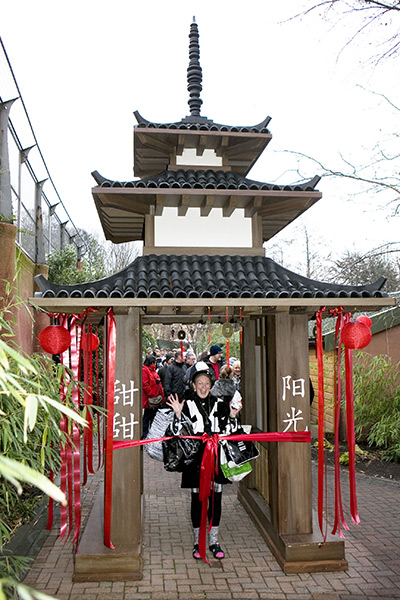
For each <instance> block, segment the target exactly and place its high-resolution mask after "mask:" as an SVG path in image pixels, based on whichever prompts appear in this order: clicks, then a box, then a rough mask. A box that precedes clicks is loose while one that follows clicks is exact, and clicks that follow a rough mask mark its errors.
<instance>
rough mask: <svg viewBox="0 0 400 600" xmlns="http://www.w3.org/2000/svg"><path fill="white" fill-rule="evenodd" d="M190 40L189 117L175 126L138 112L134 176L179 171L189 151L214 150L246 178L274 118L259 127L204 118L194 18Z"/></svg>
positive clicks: (228, 166) (227, 167)
mask: <svg viewBox="0 0 400 600" xmlns="http://www.w3.org/2000/svg"><path fill="white" fill-rule="evenodd" d="M189 40H190V42H189V67H188V70H187V81H188V88H187V89H188V92H189V100H188V104H189V108H190V115H188V116H186V117H184V118H183V119H182V120H181V121H177V122H174V123H155V122H152V121H148V120H147V119H145V118H143V117H142V116H141V114H140V113H139V112H138V111H135V113H134V115H135V117H136V120H137V123H138V124H137V125H136V126H135V129H134V174H135V176H136V177H148V176H151V175H155V174H156V173H160V172H161V171H166V170H168V169H170V170H171V169H172V170H173V169H174V168H178V167H177V164H178V162H179V161H177V157H179V156H181V155H182V153H183V151H184V150H186V149H195V150H196V155H197V156H203V154H204V151H205V150H213V151H214V152H215V155H216V156H217V157H220V158H221V159H222V161H221V162H222V164H221V168H222V169H223V170H234V171H236V172H237V173H239V174H240V175H247V173H248V172H249V171H250V169H251V168H252V166H253V165H254V163H255V162H256V160H257V159H258V157H259V156H260V154H261V153H262V152H263V151H264V149H265V147H266V146H267V144H268V142H269V141H270V140H271V138H272V135H271V133H270V132H269V131H268V129H267V125H268V124H269V122H270V120H271V117H266V119H264V121H262V122H261V123H258V124H257V125H250V126H229V125H221V124H218V123H214V121H212V120H211V119H208V118H207V117H204V116H201V115H200V110H201V105H202V100H201V98H200V92H201V90H202V71H201V67H200V47H199V31H198V27H197V23H196V22H195V20H194V19H193V23H192V24H191V26H190V34H189ZM208 166H209V167H211V166H212V165H211V164H210V165H207V164H206V163H203V164H202V168H204V167H208ZM179 167H180V165H179Z"/></svg>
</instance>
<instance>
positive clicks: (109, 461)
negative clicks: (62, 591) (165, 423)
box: [104, 308, 117, 550]
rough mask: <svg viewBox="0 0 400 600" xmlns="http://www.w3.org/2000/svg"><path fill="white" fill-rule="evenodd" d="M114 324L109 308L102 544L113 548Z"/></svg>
mask: <svg viewBox="0 0 400 600" xmlns="http://www.w3.org/2000/svg"><path fill="white" fill-rule="evenodd" d="M116 341H117V340H116V324H115V319H114V314H113V311H112V309H111V308H110V309H109V310H108V312H107V338H106V343H107V356H106V358H107V370H106V386H107V437H106V458H105V498H104V545H105V546H107V547H108V548H111V549H112V550H114V546H113V544H112V542H111V504H112V475H113V437H114V388H115V355H116Z"/></svg>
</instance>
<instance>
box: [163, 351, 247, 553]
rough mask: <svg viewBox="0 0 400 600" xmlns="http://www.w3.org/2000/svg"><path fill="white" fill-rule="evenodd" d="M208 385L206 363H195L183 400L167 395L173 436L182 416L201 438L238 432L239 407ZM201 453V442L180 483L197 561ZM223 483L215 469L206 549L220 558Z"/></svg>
mask: <svg viewBox="0 0 400 600" xmlns="http://www.w3.org/2000/svg"><path fill="white" fill-rule="evenodd" d="M211 385H212V378H211V374H210V371H209V368H208V365H207V364H206V363H205V362H198V363H196V365H195V366H194V370H193V374H192V388H191V389H190V390H188V391H187V392H186V393H185V396H184V399H183V401H182V402H180V401H179V398H178V396H177V395H175V396H172V395H171V396H169V397H168V399H167V405H168V406H170V407H171V408H172V410H173V411H174V413H175V418H174V421H173V428H174V433H175V434H176V435H179V430H180V423H181V419H182V415H185V416H186V417H188V418H189V419H190V421H191V423H192V426H193V431H194V435H198V436H200V437H201V436H202V435H203V433H208V435H210V436H212V435H213V434H214V433H220V434H224V435H230V434H233V433H237V432H239V430H240V424H239V420H238V414H239V412H240V410H241V406H240V408H237V409H235V408H233V407H232V406H231V404H232V402H229V403H228V402H226V401H224V400H222V399H221V398H217V397H215V396H213V395H212V394H211V392H210V390H211ZM240 432H241V430H240ZM203 452H204V444H200V446H199V451H198V453H197V454H196V456H195V459H194V460H193V462H192V463H191V464H190V465H189V466H187V467H185V468H184V470H183V472H182V482H181V487H182V488H189V489H191V507H190V515H191V519H192V526H193V535H194V546H193V558H194V559H196V560H197V559H200V558H201V556H200V554H199V534H200V522H201V513H202V503H201V501H200V500H199V488H200V467H201V461H202V457H203ZM224 483H229V481H228V479H226V478H225V477H224V475H223V473H222V471H221V469H218V473H216V474H215V483H214V490H213V493H212V494H211V495H210V498H209V506H208V519H209V521H210V520H211V517H212V527H211V529H210V530H209V548H210V550H211V552H212V554H213V556H214V558H217V559H222V558H224V556H225V553H224V551H223V550H222V548H221V546H220V545H219V543H218V534H219V524H220V519H221V510H222V489H223V484H224Z"/></svg>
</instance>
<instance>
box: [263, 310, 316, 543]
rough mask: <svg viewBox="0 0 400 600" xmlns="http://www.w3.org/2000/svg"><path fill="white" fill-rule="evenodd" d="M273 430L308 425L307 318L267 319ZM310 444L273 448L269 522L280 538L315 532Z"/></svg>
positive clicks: (303, 428) (282, 444)
mask: <svg viewBox="0 0 400 600" xmlns="http://www.w3.org/2000/svg"><path fill="white" fill-rule="evenodd" d="M267 364H268V421H269V430H270V431H290V432H293V431H306V430H309V427H310V402H309V397H310V396H309V369H308V329H307V316H306V315H290V314H289V313H286V312H285V313H278V314H276V315H274V316H271V317H267ZM310 452H311V450H310V446H309V445H308V444H293V443H286V442H280V443H273V444H270V452H269V458H270V460H269V466H270V482H271V488H270V492H271V495H270V499H271V502H270V505H271V520H272V524H273V526H274V527H275V528H276V530H277V532H278V533H279V535H287V534H300V533H311V531H312V496H311V495H312V486H311V456H310Z"/></svg>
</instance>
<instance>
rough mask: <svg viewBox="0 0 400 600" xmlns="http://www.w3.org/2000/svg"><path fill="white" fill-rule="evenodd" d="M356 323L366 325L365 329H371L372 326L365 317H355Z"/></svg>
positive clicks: (369, 320)
mask: <svg viewBox="0 0 400 600" xmlns="http://www.w3.org/2000/svg"><path fill="white" fill-rule="evenodd" d="M356 323H364V324H365V325H367V327H371V325H372V321H371V319H370V318H369V317H367V315H360V316H359V317H357V319H356Z"/></svg>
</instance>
